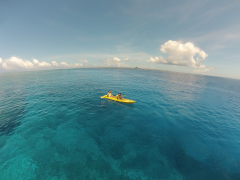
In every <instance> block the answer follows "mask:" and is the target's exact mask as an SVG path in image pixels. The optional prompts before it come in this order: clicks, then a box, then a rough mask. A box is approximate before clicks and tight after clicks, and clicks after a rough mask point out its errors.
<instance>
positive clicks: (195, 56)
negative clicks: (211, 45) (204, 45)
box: [147, 40, 212, 72]
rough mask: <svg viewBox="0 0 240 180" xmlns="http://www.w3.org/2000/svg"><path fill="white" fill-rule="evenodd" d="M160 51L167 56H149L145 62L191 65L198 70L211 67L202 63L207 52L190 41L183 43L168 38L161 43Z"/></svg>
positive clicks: (205, 69)
mask: <svg viewBox="0 0 240 180" xmlns="http://www.w3.org/2000/svg"><path fill="white" fill-rule="evenodd" d="M160 51H161V52H163V53H167V54H168V57H166V58H164V57H162V56H159V57H155V58H153V57H151V58H150V59H149V60H148V61H147V62H149V63H158V64H169V65H177V66H186V67H193V68H195V69H198V72H207V71H209V70H210V69H212V68H207V67H206V66H205V65H203V64H202V62H203V61H204V60H205V59H206V57H207V56H208V54H206V53H205V52H204V51H202V50H201V49H199V48H198V47H195V46H194V45H193V44H192V43H191V42H187V43H185V44H184V43H182V42H181V41H171V40H169V41H168V42H166V43H164V44H163V45H161V48H160Z"/></svg>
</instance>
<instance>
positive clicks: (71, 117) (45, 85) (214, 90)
mask: <svg viewBox="0 0 240 180" xmlns="http://www.w3.org/2000/svg"><path fill="white" fill-rule="evenodd" d="M109 89H111V90H112V93H113V94H117V93H119V92H121V93H122V95H126V98H128V99H132V100H136V103H135V104H132V105H127V104H121V103H118V102H113V101H110V100H107V99H101V98H100V96H102V95H104V94H106V93H107V91H108V90H109ZM0 179H1V180H5V179H6V180H10V179H13V180H16V179H17V180H26V179H40V180H41V179H44V180H45V179H46V180H48V179H51V180H57V179H60V180H65V179H71V180H73V179H81V180H84V179H93V180H95V179H98V180H102V179H111V180H115V179H119V180H125V179H126V180H128V179H136V180H140V179H142V180H148V179H151V180H155V179H173V180H176V179H194V180H198V179H203V180H208V179H211V180H212V179H218V180H221V179H233V180H239V179H240V80H233V79H226V78H219V77H210V76H200V75H194V74H181V73H173V72H162V71H148V70H127V69H120V70H119V69H77V70H53V71H37V72H21V73H5V74H0Z"/></svg>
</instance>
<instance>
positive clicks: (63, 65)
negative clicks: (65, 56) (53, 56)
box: [60, 62, 83, 68]
mask: <svg viewBox="0 0 240 180" xmlns="http://www.w3.org/2000/svg"><path fill="white" fill-rule="evenodd" d="M60 65H61V66H62V67H69V68H76V67H80V66H83V64H79V63H75V64H68V63H66V62H61V63H60Z"/></svg>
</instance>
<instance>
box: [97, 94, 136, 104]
mask: <svg viewBox="0 0 240 180" xmlns="http://www.w3.org/2000/svg"><path fill="white" fill-rule="evenodd" d="M101 98H106V99H110V100H113V101H117V102H121V103H126V104H133V103H135V102H136V101H133V100H130V99H124V98H122V100H120V99H117V98H116V96H113V97H107V95H104V96H101Z"/></svg>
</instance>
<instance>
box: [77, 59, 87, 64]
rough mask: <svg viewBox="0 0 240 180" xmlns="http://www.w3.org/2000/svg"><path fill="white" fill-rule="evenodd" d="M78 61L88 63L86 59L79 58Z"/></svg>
mask: <svg viewBox="0 0 240 180" xmlns="http://www.w3.org/2000/svg"><path fill="white" fill-rule="evenodd" d="M79 61H80V62H82V63H88V61H87V60H86V59H79Z"/></svg>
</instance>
